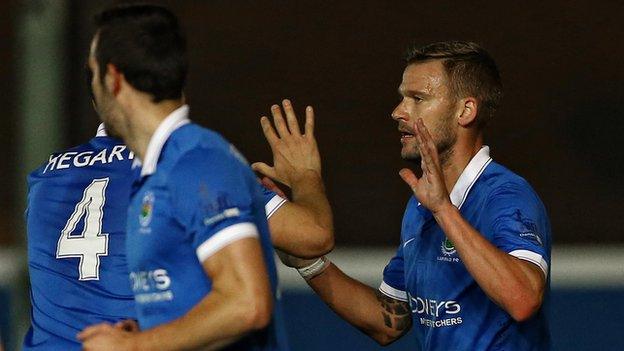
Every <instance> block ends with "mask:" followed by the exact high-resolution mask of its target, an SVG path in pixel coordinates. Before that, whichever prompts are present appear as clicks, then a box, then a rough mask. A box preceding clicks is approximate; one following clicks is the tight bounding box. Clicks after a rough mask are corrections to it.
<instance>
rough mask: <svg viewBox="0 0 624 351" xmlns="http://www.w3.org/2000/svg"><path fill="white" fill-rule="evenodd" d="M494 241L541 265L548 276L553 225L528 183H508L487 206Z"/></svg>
mask: <svg viewBox="0 0 624 351" xmlns="http://www.w3.org/2000/svg"><path fill="white" fill-rule="evenodd" d="M486 206H487V207H486V208H487V209H486V211H487V213H488V218H489V220H490V230H492V242H493V244H494V245H495V246H496V247H498V248H499V249H501V250H503V251H505V252H507V253H508V254H510V255H512V256H515V257H517V258H519V259H522V260H525V261H529V262H531V263H534V264H536V265H537V266H539V267H540V268H541V269H542V271H543V272H544V275H545V276H546V277H547V276H548V266H549V265H550V228H549V224H548V219H547V217H546V211H545V209H544V207H543V205H542V204H541V202H540V201H539V199H538V198H537V196H536V195H534V193H533V192H532V190H530V188H529V187H528V185H526V186H522V184H505V185H503V186H500V187H499V188H497V189H496V190H494V191H493V192H492V194H490V196H489V199H488V203H487V205H486Z"/></svg>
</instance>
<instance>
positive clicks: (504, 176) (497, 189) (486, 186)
mask: <svg viewBox="0 0 624 351" xmlns="http://www.w3.org/2000/svg"><path fill="white" fill-rule="evenodd" d="M480 183H481V184H480V188H481V189H480V192H481V193H482V194H483V195H484V196H485V200H486V203H487V204H489V205H492V204H497V203H499V204H504V205H505V206H515V207H522V208H525V209H531V210H533V211H537V212H545V209H544V204H543V203H542V201H541V199H540V197H539V195H538V194H537V192H536V191H535V190H534V189H533V187H532V186H531V184H529V182H528V181H527V180H526V179H524V178H523V177H521V176H519V175H518V174H516V173H514V172H512V171H511V170H509V169H508V168H506V167H504V166H502V165H500V164H498V163H496V162H492V163H491V164H490V165H489V167H488V169H486V171H485V172H484V173H483V180H482V181H481V182H480Z"/></svg>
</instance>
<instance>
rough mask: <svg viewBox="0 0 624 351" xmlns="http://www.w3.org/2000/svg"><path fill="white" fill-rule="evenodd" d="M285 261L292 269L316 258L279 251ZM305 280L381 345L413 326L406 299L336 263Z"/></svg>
mask: <svg viewBox="0 0 624 351" xmlns="http://www.w3.org/2000/svg"><path fill="white" fill-rule="evenodd" d="M278 254H279V257H280V259H281V260H282V262H283V263H284V264H285V265H287V266H290V267H293V268H302V267H307V266H310V265H311V264H312V263H314V262H315V261H317V260H303V259H300V258H297V257H293V256H291V255H286V254H284V253H280V252H278ZM317 274H318V275H315V276H313V278H311V279H306V280H307V282H308V285H310V287H312V289H314V291H315V292H316V293H317V295H318V296H319V297H320V298H321V299H322V300H323V301H324V302H325V303H326V304H327V305H328V306H329V307H330V308H331V309H332V310H333V311H334V312H336V313H337V314H338V315H339V316H340V317H341V318H342V319H344V320H346V321H347V322H349V323H350V324H352V325H353V326H355V327H356V328H358V329H360V330H361V331H362V332H363V333H365V334H366V335H368V336H370V337H371V338H373V339H374V340H375V341H377V342H378V343H379V344H381V345H388V344H390V343H391V342H393V341H395V340H396V339H398V338H400V337H401V336H403V335H404V334H405V333H407V331H409V329H410V328H411V326H412V315H411V309H410V306H409V304H408V303H407V302H405V301H400V300H396V299H393V298H390V297H388V296H386V295H384V294H383V293H381V292H380V291H379V290H376V289H373V288H371V287H369V286H367V285H365V284H362V283H361V282H359V281H357V280H355V279H353V278H351V277H349V276H347V275H346V274H344V273H343V272H342V271H341V270H340V269H339V268H338V267H336V266H335V265H334V264H331V263H330V264H329V266H327V268H325V270H323V271H322V272H321V273H320V274H319V273H317Z"/></svg>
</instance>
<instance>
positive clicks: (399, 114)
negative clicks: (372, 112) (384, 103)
mask: <svg viewBox="0 0 624 351" xmlns="http://www.w3.org/2000/svg"><path fill="white" fill-rule="evenodd" d="M391 117H392V119H393V120H395V121H397V122H398V121H400V120H407V111H406V110H405V106H404V104H403V101H401V102H399V104H398V105H397V106H396V107H395V108H394V110H393V111H392V115H391Z"/></svg>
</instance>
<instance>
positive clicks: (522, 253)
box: [509, 250, 548, 278]
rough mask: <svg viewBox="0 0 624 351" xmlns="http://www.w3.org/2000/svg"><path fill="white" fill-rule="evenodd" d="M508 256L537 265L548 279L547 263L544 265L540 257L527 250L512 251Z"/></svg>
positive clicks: (544, 262) (544, 261)
mask: <svg viewBox="0 0 624 351" xmlns="http://www.w3.org/2000/svg"><path fill="white" fill-rule="evenodd" d="M509 254H510V255H512V256H513V257H516V258H519V259H521V260H524V261H528V262H531V263H533V264H535V265H537V266H538V267H539V268H540V269H541V270H542V271H543V272H544V277H545V278H548V263H546V260H544V258H543V257H542V255H540V254H538V253H535V252H533V251H529V250H514V251H512V252H510V253H509Z"/></svg>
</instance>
